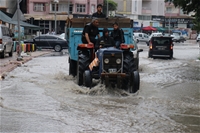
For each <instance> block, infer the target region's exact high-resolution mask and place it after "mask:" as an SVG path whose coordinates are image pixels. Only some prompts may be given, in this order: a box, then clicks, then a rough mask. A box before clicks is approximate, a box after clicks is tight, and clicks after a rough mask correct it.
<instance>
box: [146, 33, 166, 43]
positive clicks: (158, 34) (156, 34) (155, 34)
mask: <svg viewBox="0 0 200 133" xmlns="http://www.w3.org/2000/svg"><path fill="white" fill-rule="evenodd" d="M161 35H162V33H159V32H158V33H152V34H151V35H150V36H149V42H148V44H147V46H149V43H150V40H151V38H152V37H153V36H161Z"/></svg>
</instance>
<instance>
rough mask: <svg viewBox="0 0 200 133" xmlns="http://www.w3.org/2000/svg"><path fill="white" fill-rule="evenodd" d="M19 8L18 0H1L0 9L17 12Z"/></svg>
mask: <svg viewBox="0 0 200 133" xmlns="http://www.w3.org/2000/svg"><path fill="white" fill-rule="evenodd" d="M16 8H17V1H16V0H0V10H1V11H4V12H8V13H11V14H13V13H15V11H16Z"/></svg>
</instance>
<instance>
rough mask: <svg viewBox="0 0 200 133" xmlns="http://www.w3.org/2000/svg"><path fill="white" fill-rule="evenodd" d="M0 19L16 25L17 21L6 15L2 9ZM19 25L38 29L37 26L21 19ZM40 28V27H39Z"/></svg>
mask: <svg viewBox="0 0 200 133" xmlns="http://www.w3.org/2000/svg"><path fill="white" fill-rule="evenodd" d="M0 20H1V21H3V22H6V23H9V24H15V25H17V24H18V22H17V21H13V20H12V19H11V18H10V17H8V16H7V15H6V14H4V13H3V12H2V11H0ZM20 26H22V27H25V28H28V29H40V27H39V26H36V25H32V24H29V23H26V22H23V21H20ZM41 29H42V28H41Z"/></svg>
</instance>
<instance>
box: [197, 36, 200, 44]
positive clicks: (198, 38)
mask: <svg viewBox="0 0 200 133" xmlns="http://www.w3.org/2000/svg"><path fill="white" fill-rule="evenodd" d="M199 41H200V34H199V35H198V36H197V42H199Z"/></svg>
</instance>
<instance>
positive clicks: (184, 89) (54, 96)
mask: <svg viewBox="0 0 200 133" xmlns="http://www.w3.org/2000/svg"><path fill="white" fill-rule="evenodd" d="M142 48H144V52H143V53H141V55H140V56H141V59H140V77H141V84H140V85H141V87H140V90H139V92H137V93H136V94H129V93H127V92H125V91H123V90H118V89H112V88H105V87H104V85H101V84H100V83H99V81H98V80H94V81H93V82H94V84H96V86H95V87H94V88H92V89H91V90H90V89H89V88H86V87H82V86H81V87H80V86H78V85H77V84H76V78H73V77H71V76H69V75H68V73H69V72H68V60H67V59H68V57H67V56H61V57H60V56H59V57H57V56H55V57H48V56H47V57H41V58H36V59H33V60H32V61H30V62H28V63H26V64H25V65H24V66H22V67H20V68H17V69H15V70H14V71H13V72H11V73H9V74H8V76H7V78H6V79H5V80H4V81H1V96H0V97H1V99H0V111H1V121H0V125H1V130H0V131H1V132H186V133H187V132H192V133H195V132H199V131H200V128H199V126H200V112H199V110H200V97H199V96H200V95H199V93H200V87H199V86H200V76H199V73H200V65H199V64H200V63H199V62H197V61H195V58H196V55H195V54H194V52H198V51H197V50H196V47H194V48H193V47H191V48H190V50H189V51H188V50H184V49H183V48H181V47H180V48H179V47H178V48H176V54H174V56H175V58H174V59H173V60H166V59H154V60H153V59H148V58H147V50H146V49H145V48H146V47H142ZM187 52H189V53H191V52H193V54H192V55H190V56H188V57H187V58H183V56H185V57H186V55H187V54H188V53H187Z"/></svg>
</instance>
